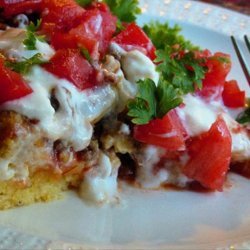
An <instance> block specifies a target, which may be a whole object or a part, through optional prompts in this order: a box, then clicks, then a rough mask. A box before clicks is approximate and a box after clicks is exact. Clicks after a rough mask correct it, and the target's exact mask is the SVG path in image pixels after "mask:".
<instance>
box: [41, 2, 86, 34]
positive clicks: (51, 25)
mask: <svg viewBox="0 0 250 250" xmlns="http://www.w3.org/2000/svg"><path fill="white" fill-rule="evenodd" d="M42 7H43V12H42V24H41V30H42V31H43V33H45V34H46V35H48V36H50V35H52V34H53V33H54V32H55V31H64V32H67V31H69V30H70V29H71V28H73V27H75V26H77V25H78V24H79V23H80V22H81V20H82V18H83V15H84V13H85V10H84V9H83V8H82V7H81V6H79V5H78V4H77V3H76V2H75V1H74V0H43V5H42Z"/></svg>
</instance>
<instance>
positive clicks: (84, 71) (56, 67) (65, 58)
mask: <svg viewBox="0 0 250 250" xmlns="http://www.w3.org/2000/svg"><path fill="white" fill-rule="evenodd" d="M44 67H45V68H46V70H48V71H49V72H51V73H52V74H54V75H56V76H58V77H59V78H65V79H67V80H69V81H70V82H72V83H73V84H74V85H75V86H76V87H77V88H79V89H80V90H83V89H86V88H91V87H93V86H95V84H96V74H97V73H96V70H95V69H94V68H93V66H92V65H90V63H89V62H88V61H87V60H86V59H85V58H84V57H83V56H82V55H81V53H80V51H79V50H77V49H62V50H58V51H57V52H56V54H55V55H54V56H53V57H52V58H51V60H50V62H49V63H47V64H46V65H44Z"/></svg>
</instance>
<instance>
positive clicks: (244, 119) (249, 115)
mask: <svg viewBox="0 0 250 250" xmlns="http://www.w3.org/2000/svg"><path fill="white" fill-rule="evenodd" d="M236 121H237V122H239V123H241V124H245V123H249V122H250V108H247V109H246V110H244V111H243V112H242V113H240V114H239V115H238V117H237V118H236Z"/></svg>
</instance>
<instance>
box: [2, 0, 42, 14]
mask: <svg viewBox="0 0 250 250" xmlns="http://www.w3.org/2000/svg"><path fill="white" fill-rule="evenodd" d="M0 7H3V8H4V11H3V15H4V16H5V17H12V16H15V15H18V14H22V13H27V14H30V13H33V12H40V11H41V9H42V0H14V1H10V0H0Z"/></svg>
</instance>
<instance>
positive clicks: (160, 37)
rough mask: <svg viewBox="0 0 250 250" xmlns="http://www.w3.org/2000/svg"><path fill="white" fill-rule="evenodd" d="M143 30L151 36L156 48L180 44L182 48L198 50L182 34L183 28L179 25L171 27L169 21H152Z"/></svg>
mask: <svg viewBox="0 0 250 250" xmlns="http://www.w3.org/2000/svg"><path fill="white" fill-rule="evenodd" d="M143 30H144V31H145V33H146V34H147V35H148V36H149V37H150V39H151V41H152V42H153V44H154V46H155V47H156V49H164V48H165V45H166V44H167V45H168V46H169V47H172V46H173V47H174V46H176V45H177V46H178V47H179V48H181V49H182V50H189V51H190V50H198V49H199V47H197V46H194V45H193V44H192V43H191V42H190V41H188V40H186V39H185V38H184V36H182V35H180V31H181V28H180V27H179V26H178V25H175V26H173V27H170V25H169V24H168V23H160V22H157V21H156V22H151V23H149V24H146V25H144V26H143Z"/></svg>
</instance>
